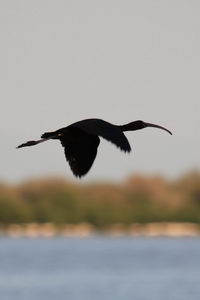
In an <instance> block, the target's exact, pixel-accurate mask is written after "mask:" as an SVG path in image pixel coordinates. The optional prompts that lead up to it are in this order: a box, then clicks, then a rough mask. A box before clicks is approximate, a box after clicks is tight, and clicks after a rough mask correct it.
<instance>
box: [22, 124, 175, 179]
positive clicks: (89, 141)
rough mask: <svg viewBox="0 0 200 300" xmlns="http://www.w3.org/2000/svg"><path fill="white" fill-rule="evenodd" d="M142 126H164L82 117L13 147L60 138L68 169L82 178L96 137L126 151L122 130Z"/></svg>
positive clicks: (93, 153) (90, 161)
mask: <svg viewBox="0 0 200 300" xmlns="http://www.w3.org/2000/svg"><path fill="white" fill-rule="evenodd" d="M146 127H154V128H159V129H162V130H165V131H166V132H168V133H169V134H172V132H171V131H169V130H168V129H167V128H165V127H163V126H160V125H156V124H152V123H146V122H144V121H142V120H137V121H133V122H130V123H128V124H125V125H114V124H111V123H109V122H107V121H104V120H102V119H85V120H81V121H78V122H75V123H73V124H71V125H69V126H67V127H63V128H60V129H58V130H56V131H52V132H45V133H44V134H42V135H41V139H40V140H36V141H33V140H31V141H28V142H26V143H23V144H21V145H19V146H17V148H18V149H19V148H23V147H28V146H34V145H37V144H40V143H42V142H45V141H48V140H51V139H52V140H60V142H61V144H62V146H63V147H64V153H65V157H66V160H67V162H68V163H69V166H70V168H71V171H72V172H73V174H74V175H75V176H76V177H79V178H80V177H82V176H84V175H86V174H87V173H88V171H89V170H90V168H91V167H92V165H93V162H94V160H95V158H96V155H97V149H98V146H99V143H100V138H99V137H101V138H104V139H105V140H107V141H109V142H111V143H113V144H114V145H115V146H117V147H118V148H119V149H120V150H121V151H124V152H128V153H129V152H130V151H131V146H130V144H129V141H128V139H127V138H126V136H125V134H124V132H126V131H136V130H139V129H143V128H146Z"/></svg>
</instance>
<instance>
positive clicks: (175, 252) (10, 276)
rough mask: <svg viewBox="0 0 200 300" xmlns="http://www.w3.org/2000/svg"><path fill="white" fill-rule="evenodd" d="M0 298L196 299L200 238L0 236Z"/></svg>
mask: <svg viewBox="0 0 200 300" xmlns="http://www.w3.org/2000/svg"><path fill="white" fill-rule="evenodd" d="M0 299H1V300H53V299H58V300H64V299H67V300H90V299H91V300H108V299H109V300H129V299H130V300H132V299H134V300H151V299H152V300H188V299H190V300H199V299H200V239H193V238H188V239H186V238H185V239H168V238H166V239H164V238H155V239H153V238H152V239H151V238H134V239H133V238H118V239H114V238H92V239H66V238H55V239H49V240H47V239H33V240H29V239H9V238H0Z"/></svg>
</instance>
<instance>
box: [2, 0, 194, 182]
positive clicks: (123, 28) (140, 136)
mask: <svg viewBox="0 0 200 300" xmlns="http://www.w3.org/2000/svg"><path fill="white" fill-rule="evenodd" d="M199 16H200V2H199V1H197V0H196V1H195V0H190V1H189V0H187V1H186V0H171V1H164V0H160V1H159V0H129V1H127V0H123V1H119V0H113V1H111V0H98V1H97V0H96V1H95V0H90V1H89V0H84V1H82V0H71V1H69V0H62V1H61V0H56V1H55V0H54V1H53V0H34V1H31V0H29V1H27V0H23V1H22V0H17V1H16V0H9V1H7V0H1V1H0V23H1V24H0V37H1V39H0V41H1V45H0V81H1V88H0V101H1V110H0V136H1V158H0V166H1V167H0V179H1V180H12V181H19V180H23V179H25V178H27V177H32V176H34V177H37V176H44V175H53V174H56V175H62V176H63V175H64V176H66V177H67V178H71V179H72V177H73V175H72V173H71V171H70V169H69V166H68V165H67V163H66V162H65V158H64V153H63V149H62V147H61V146H60V145H59V142H58V141H49V142H47V143H44V144H41V145H38V146H36V147H33V148H24V149H20V150H16V149H15V147H16V146H17V145H18V144H20V143H22V142H24V141H26V140H29V139H37V138H38V137H40V135H41V134H42V133H43V132H45V131H51V130H55V129H58V128H60V127H64V126H67V125H68V124H70V123H72V122H75V121H77V120H80V119H84V118H90V117H92V118H93V117H96V118H103V119H104V120H107V121H110V122H112V123H116V124H123V123H128V122H130V121H133V120H137V119H142V120H144V121H147V122H154V123H157V124H160V125H163V126H166V127H167V128H169V129H170V130H172V131H173V133H174V135H173V136H170V135H168V134H167V133H166V132H162V131H160V130H157V129H153V128H151V129H150V128H147V129H144V130H141V131H138V132H129V133H128V134H127V136H128V139H129V141H130V144H131V146H132V149H133V152H132V153H131V154H130V155H128V154H124V153H122V152H120V151H119V150H118V149H117V148H115V147H114V146H113V145H112V144H110V143H108V142H106V141H101V144H100V147H99V151H98V156H97V159H96V161H95V163H94V165H93V167H92V169H91V171H90V173H89V174H88V175H87V178H86V179H84V180H86V181H87V180H97V179H109V180H120V179H122V178H125V177H127V176H128V175H129V174H131V173H138V172H140V173H148V174H156V173H157V174H162V175H166V176H168V177H174V176H175V177H176V176H179V175H180V174H182V173H183V172H186V171H188V170H190V169H194V168H199V167H200V155H199V153H200V131H199V128H200V17H199Z"/></svg>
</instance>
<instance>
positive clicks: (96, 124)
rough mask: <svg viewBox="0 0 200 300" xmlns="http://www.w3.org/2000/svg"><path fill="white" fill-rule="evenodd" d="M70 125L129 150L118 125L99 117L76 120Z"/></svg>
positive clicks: (126, 150) (128, 145)
mask: <svg viewBox="0 0 200 300" xmlns="http://www.w3.org/2000/svg"><path fill="white" fill-rule="evenodd" d="M70 127H75V128H79V129H81V130H83V131H84V132H86V133H88V134H90V135H97V136H101V137H102V138H104V139H106V140H107V141H109V142H112V143H113V144H115V145H116V146H117V147H119V148H120V149H121V150H122V151H125V152H130V151H131V146H130V144H129V142H128V140H127V138H126V136H125V135H124V133H123V131H122V130H121V129H120V127H118V126H116V125H113V124H111V123H108V122H106V121H104V120H101V119H87V120H83V121H79V122H76V123H74V124H72V125H70V126H69V128H70Z"/></svg>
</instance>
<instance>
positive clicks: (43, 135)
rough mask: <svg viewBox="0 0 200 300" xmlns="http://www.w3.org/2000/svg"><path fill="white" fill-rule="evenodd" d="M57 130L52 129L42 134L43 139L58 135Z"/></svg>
mask: <svg viewBox="0 0 200 300" xmlns="http://www.w3.org/2000/svg"><path fill="white" fill-rule="evenodd" d="M56 134H57V133H56V131H51V132H45V133H43V134H42V135H41V138H42V139H50V138H53V137H55V136H56Z"/></svg>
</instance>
